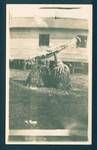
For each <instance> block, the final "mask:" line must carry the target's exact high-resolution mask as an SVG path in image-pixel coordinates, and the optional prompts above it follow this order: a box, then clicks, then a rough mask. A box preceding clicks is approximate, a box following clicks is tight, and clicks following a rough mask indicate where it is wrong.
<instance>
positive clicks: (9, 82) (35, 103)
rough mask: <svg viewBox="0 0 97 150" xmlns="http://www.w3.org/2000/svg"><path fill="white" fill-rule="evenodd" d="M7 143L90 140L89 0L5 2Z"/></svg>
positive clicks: (84, 141)
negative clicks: (74, 0)
mask: <svg viewBox="0 0 97 150" xmlns="http://www.w3.org/2000/svg"><path fill="white" fill-rule="evenodd" d="M5 107H6V117H5V121H6V127H5V128H6V136H5V137H6V139H5V142H6V144H82V145H83V144H92V5H86V4H83V5H79V4H76V5H73V4H68V5H66V4H52V5H51V4H6V106H5Z"/></svg>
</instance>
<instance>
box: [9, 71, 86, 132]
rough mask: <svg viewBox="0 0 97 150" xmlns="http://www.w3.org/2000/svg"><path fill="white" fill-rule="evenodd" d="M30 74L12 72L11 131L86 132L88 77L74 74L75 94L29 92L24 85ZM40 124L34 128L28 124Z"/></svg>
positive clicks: (43, 89)
mask: <svg viewBox="0 0 97 150" xmlns="http://www.w3.org/2000/svg"><path fill="white" fill-rule="evenodd" d="M27 75H28V72H27V71H20V70H10V105H9V107H10V109H9V110H10V113H9V118H10V121H9V122H10V129H29V128H30V129H33V128H38V129H67V128H73V129H75V128H76V129H85V130H87V125H88V120H87V118H88V108H87V107H88V88H87V87H88V78H87V75H82V74H74V75H71V83H72V87H73V90H72V93H71V94H70V95H65V94H64V92H62V91H61V90H56V89H51V88H50V89H47V88H38V89H29V88H27V87H25V86H24V85H23V84H22V83H23V82H22V81H24V80H25V79H26V77H27ZM28 120H30V121H37V124H36V125H35V126H34V125H33V124H31V123H28V122H27V121H28Z"/></svg>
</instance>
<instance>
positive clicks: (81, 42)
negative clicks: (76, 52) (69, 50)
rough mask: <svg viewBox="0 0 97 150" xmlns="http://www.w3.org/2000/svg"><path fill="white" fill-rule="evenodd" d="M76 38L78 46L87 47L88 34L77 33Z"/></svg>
mask: <svg viewBox="0 0 97 150" xmlns="http://www.w3.org/2000/svg"><path fill="white" fill-rule="evenodd" d="M76 39H77V43H76V46H77V47H84V48H86V45H87V36H84V35H77V37H76Z"/></svg>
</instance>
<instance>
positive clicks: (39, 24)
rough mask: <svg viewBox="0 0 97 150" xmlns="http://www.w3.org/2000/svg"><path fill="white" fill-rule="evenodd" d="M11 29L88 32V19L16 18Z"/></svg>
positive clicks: (11, 24)
mask: <svg viewBox="0 0 97 150" xmlns="http://www.w3.org/2000/svg"><path fill="white" fill-rule="evenodd" d="M10 28H65V29H83V30H88V21H87V20H86V19H75V18H33V17H14V18H11V21H10Z"/></svg>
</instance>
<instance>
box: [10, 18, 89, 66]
mask: <svg viewBox="0 0 97 150" xmlns="http://www.w3.org/2000/svg"><path fill="white" fill-rule="evenodd" d="M9 27H10V59H12V60H13V59H17V60H25V59H30V58H33V57H35V56H37V55H42V54H45V53H46V50H47V49H51V48H53V47H57V46H60V45H63V44H65V43H69V42H70V41H71V40H72V39H76V40H73V42H70V43H69V44H68V45H69V46H68V47H67V48H65V49H64V50H63V51H62V52H60V53H59V54H58V58H59V59H61V60H62V61H64V62H65V63H74V64H78V63H80V64H81V63H85V64H87V63H88V53H87V52H88V49H87V37H88V21H87V20H86V19H76V18H56V17H55V18H54V17H48V18H36V17H35V18H34V17H12V18H11V19H10V25H9ZM75 62H76V63H75Z"/></svg>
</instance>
